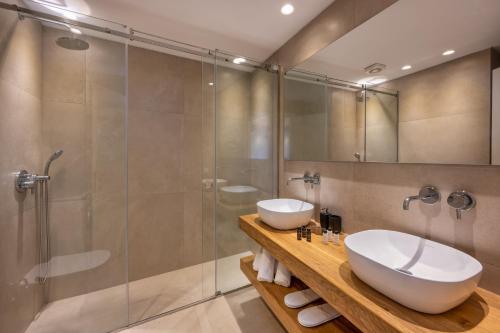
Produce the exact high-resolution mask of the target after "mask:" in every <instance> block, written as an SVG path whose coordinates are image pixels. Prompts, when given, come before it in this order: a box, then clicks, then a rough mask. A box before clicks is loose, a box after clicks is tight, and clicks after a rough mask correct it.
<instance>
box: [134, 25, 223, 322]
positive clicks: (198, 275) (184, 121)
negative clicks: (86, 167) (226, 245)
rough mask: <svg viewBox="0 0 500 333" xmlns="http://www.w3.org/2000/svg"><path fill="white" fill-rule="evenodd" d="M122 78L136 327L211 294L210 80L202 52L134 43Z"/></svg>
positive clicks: (208, 60)
mask: <svg viewBox="0 0 500 333" xmlns="http://www.w3.org/2000/svg"><path fill="white" fill-rule="evenodd" d="M134 35H135V36H138V37H141V36H147V37H148V38H154V39H155V40H158V42H161V41H162V39H161V38H158V37H155V36H151V35H145V34H141V33H138V32H135V33H134ZM128 73H129V77H128V234H129V237H128V268H129V269H128V272H129V313H130V321H131V322H136V321H139V320H143V319H146V318H149V317H151V316H154V315H158V314H160V313H165V312H168V311H171V310H175V309H178V308H180V307H183V306H186V305H188V304H191V303H194V302H197V301H200V300H202V299H205V298H207V297H210V296H213V295H214V294H215V279H214V274H215V263H214V260H215V254H214V232H213V229H214V221H213V193H214V184H213V172H214V167H213V166H214V160H213V152H214V150H213V148H212V146H213V134H214V131H213V120H212V118H213V115H214V112H213V97H212V95H213V89H214V76H213V61H212V59H211V56H210V55H208V53H207V54H201V53H199V52H194V51H193V53H189V52H184V51H182V52H181V51H174V50H172V49H167V48H151V47H150V46H149V45H146V44H144V43H138V42H136V43H132V44H131V45H129V51H128Z"/></svg>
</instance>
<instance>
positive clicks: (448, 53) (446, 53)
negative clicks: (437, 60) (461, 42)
mask: <svg viewBox="0 0 500 333" xmlns="http://www.w3.org/2000/svg"><path fill="white" fill-rule="evenodd" d="M453 53H455V50H446V51H444V52H443V55H444V56H447V55H450V54H453Z"/></svg>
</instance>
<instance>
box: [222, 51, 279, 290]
mask: <svg viewBox="0 0 500 333" xmlns="http://www.w3.org/2000/svg"><path fill="white" fill-rule="evenodd" d="M216 59H217V66H216V76H217V87H216V96H215V98H216V135H215V138H216V144H215V146H216V163H217V165H216V172H217V182H218V187H217V191H216V205H215V207H216V236H217V237H216V240H217V290H219V291H221V292H227V291H231V290H234V289H237V288H241V287H243V286H245V285H248V284H249V281H248V280H247V278H246V277H245V276H244V275H243V273H242V272H241V270H240V258H242V257H245V256H248V255H251V254H252V253H255V252H256V251H257V249H258V245H257V243H255V242H254V241H253V240H252V239H250V238H249V237H248V236H247V235H246V234H245V233H244V232H243V231H242V230H240V229H239V223H238V218H239V216H241V215H246V214H254V213H256V212H257V206H256V203H257V201H259V200H264V199H270V198H273V197H274V196H275V195H276V166H277V161H276V153H275V151H276V138H277V136H276V128H277V73H276V71H273V70H271V69H268V68H265V67H264V66H263V65H262V64H261V63H259V62H255V61H252V60H250V59H245V58H242V57H238V56H235V55H231V54H227V53H224V52H220V51H218V52H217V57H216ZM242 59H243V60H242Z"/></svg>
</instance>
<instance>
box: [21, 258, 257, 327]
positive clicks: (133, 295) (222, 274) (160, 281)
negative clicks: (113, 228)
mask: <svg viewBox="0 0 500 333" xmlns="http://www.w3.org/2000/svg"><path fill="white" fill-rule="evenodd" d="M249 254H250V253H249V252H244V253H241V254H238V255H234V256H229V257H225V258H222V259H220V260H219V261H218V264H217V272H218V274H217V275H218V277H217V278H218V284H219V286H221V287H223V289H222V290H223V291H225V290H228V289H234V288H239V287H241V286H244V285H247V284H248V283H249V282H248V280H247V279H246V277H245V276H244V275H243V273H242V272H241V271H240V269H239V258H240V257H241V256H246V255H249ZM214 272H215V262H207V263H204V264H199V265H194V266H190V267H186V268H183V269H179V270H176V271H172V272H168V273H164V274H160V275H156V276H151V277H148V278H145V279H141V280H137V281H132V282H130V284H129V294H128V296H127V286H126V285H119V286H115V287H112V288H107V289H103V290H99V291H95V292H91V293H88V294H84V295H79V296H75V297H70V298H66V299H62V300H58V301H55V302H51V303H49V304H47V305H46V306H45V307H44V308H43V310H42V311H41V312H40V314H39V316H38V318H37V319H36V320H34V321H33V322H32V323H31V325H30V327H29V328H28V330H27V331H26V333H98V332H108V331H111V330H114V329H117V328H119V327H124V326H126V325H127V323H128V321H127V310H128V311H129V313H128V315H129V316H130V322H132V323H133V322H137V321H140V320H144V319H147V318H150V317H152V316H155V315H158V314H161V313H164V312H167V311H170V310H174V309H176V308H179V307H182V306H184V305H187V304H191V303H194V302H196V301H199V300H201V299H205V298H208V297H210V296H212V295H214V293H215V274H214ZM127 302H128V304H129V308H128V309H127ZM220 302H221V301H220V300H217V302H216V304H218V303H220Z"/></svg>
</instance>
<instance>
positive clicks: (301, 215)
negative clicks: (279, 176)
mask: <svg viewBox="0 0 500 333" xmlns="http://www.w3.org/2000/svg"><path fill="white" fill-rule="evenodd" d="M313 211H314V206H313V205H311V204H310V203H307V202H305V201H301V200H295V199H271V200H263V201H259V202H257V212H258V213H259V216H260V218H261V220H262V221H264V222H265V223H266V224H268V225H270V226H271V227H273V228H276V229H280V230H288V229H295V228H298V227H301V226H303V225H306V224H308V223H309V221H310V220H311V217H312V215H313Z"/></svg>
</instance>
